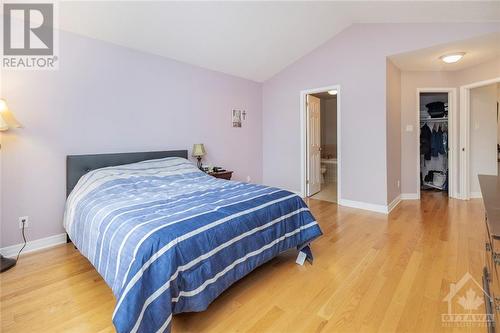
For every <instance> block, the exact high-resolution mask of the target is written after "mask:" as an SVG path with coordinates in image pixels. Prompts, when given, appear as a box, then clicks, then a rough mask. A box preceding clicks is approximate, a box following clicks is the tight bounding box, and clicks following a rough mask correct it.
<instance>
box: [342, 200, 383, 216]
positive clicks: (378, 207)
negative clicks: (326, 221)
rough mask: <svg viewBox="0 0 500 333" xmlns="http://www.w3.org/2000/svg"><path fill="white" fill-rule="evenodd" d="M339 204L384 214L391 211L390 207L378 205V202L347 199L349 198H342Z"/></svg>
mask: <svg viewBox="0 0 500 333" xmlns="http://www.w3.org/2000/svg"><path fill="white" fill-rule="evenodd" d="M338 204H339V205H340V206H345V207H351V208H358V209H364V210H369V211H372V212H377V213H384V214H387V213H389V209H388V207H387V206H386V205H377V204H371V203H366V202H361V201H354V200H347V199H340V200H339V202H338Z"/></svg>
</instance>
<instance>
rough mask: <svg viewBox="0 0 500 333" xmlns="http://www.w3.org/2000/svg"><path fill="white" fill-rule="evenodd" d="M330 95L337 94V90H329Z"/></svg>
mask: <svg viewBox="0 0 500 333" xmlns="http://www.w3.org/2000/svg"><path fill="white" fill-rule="evenodd" d="M328 95H333V96H335V95H337V90H328Z"/></svg>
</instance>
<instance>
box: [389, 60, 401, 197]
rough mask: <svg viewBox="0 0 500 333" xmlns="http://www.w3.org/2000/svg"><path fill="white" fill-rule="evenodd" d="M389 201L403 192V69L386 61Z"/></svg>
mask: <svg viewBox="0 0 500 333" xmlns="http://www.w3.org/2000/svg"><path fill="white" fill-rule="evenodd" d="M386 66H387V67H386V72H387V73H386V75H387V79H386V103H387V116H386V117H387V203H391V202H393V201H394V200H397V198H398V196H399V195H400V194H401V71H400V70H399V68H397V67H396V66H395V65H394V64H393V63H392V62H391V61H390V60H389V59H387V61H386Z"/></svg>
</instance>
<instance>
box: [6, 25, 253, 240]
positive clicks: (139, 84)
mask: <svg viewBox="0 0 500 333" xmlns="http://www.w3.org/2000/svg"><path fill="white" fill-rule="evenodd" d="M2 79H3V87H2V91H1V94H0V95H1V96H2V97H5V98H7V99H8V101H9V105H10V107H11V109H12V111H14V112H15V114H16V116H17V118H18V119H19V121H21V122H22V123H23V125H24V126H25V128H24V129H22V130H15V131H11V132H6V134H3V138H2V141H3V144H2V159H1V163H2V165H1V166H2V168H1V177H2V178H1V179H2V184H1V194H2V206H1V207H2V208H3V209H2V211H1V219H2V221H1V245H0V247H4V246H8V245H11V244H16V243H19V242H21V237H20V232H19V229H18V225H17V218H18V216H23V215H28V216H29V217H30V223H31V226H30V228H29V229H27V235H28V238H29V239H30V240H34V239H38V238H42V237H46V236H51V235H55V234H59V233H62V232H63V228H62V214H63V207H64V201H65V156H66V155H68V154H85V153H105V152H130V151H146V150H168V149H191V147H192V144H193V143H199V142H202V143H204V144H205V146H206V149H207V151H208V156H207V158H206V161H207V162H211V163H214V164H217V165H221V166H224V167H226V168H228V169H231V170H234V171H235V173H234V178H235V179H239V180H246V179H247V176H249V177H251V180H252V181H254V182H261V181H262V90H261V84H258V83H255V82H252V81H248V80H243V79H239V78H235V77H232V76H228V75H225V74H220V73H216V72H213V71H208V70H204V69H200V68H197V67H193V66H190V65H186V64H182V63H179V62H176V61H171V60H168V59H165V58H162V57H157V56H152V55H148V54H144V53H140V52H136V51H133V50H130V49H127V48H122V47H118V46H115V45H111V44H109V43H104V42H100V41H97V40H93V39H88V38H84V37H80V36H77V35H74V34H69V33H61V34H60V69H59V70H58V71H45V72H43V71H24V72H21V71H17V72H6V71H4V72H2ZM233 108H239V109H245V110H246V111H247V113H248V115H247V120H246V121H244V124H243V128H240V129H236V128H232V127H231V109H233Z"/></svg>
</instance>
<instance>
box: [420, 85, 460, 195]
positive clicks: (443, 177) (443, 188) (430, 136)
mask: <svg viewBox="0 0 500 333" xmlns="http://www.w3.org/2000/svg"><path fill="white" fill-rule="evenodd" d="M455 98H456V89H455V88H421V89H417V120H418V121H417V124H419V125H418V126H419V132H418V133H419V135H418V136H417V140H418V144H417V146H418V147H419V148H418V149H417V152H418V153H417V154H418V156H417V161H418V162H417V175H416V177H417V179H418V180H419V184H420V186H418V198H420V195H421V192H422V191H437V192H443V193H444V194H445V195H447V196H450V197H455V196H456V195H455V188H456V181H457V180H456V172H455V170H456V167H457V166H458V162H457V161H456V160H455V155H456V154H455V147H454V143H455V142H456V141H455V126H454V121H455V117H454V114H455Z"/></svg>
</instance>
